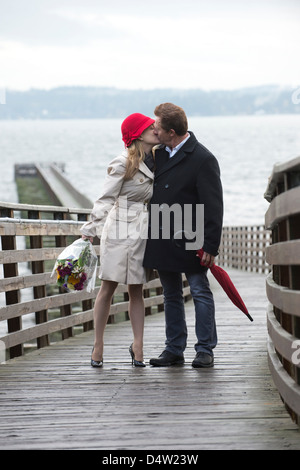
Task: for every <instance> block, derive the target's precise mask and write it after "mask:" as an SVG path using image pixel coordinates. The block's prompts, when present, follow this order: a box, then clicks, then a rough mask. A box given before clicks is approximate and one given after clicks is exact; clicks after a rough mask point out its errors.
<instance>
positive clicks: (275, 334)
mask: <svg viewBox="0 0 300 470" xmlns="http://www.w3.org/2000/svg"><path fill="white" fill-rule="evenodd" d="M267 327H268V333H269V336H270V338H271V340H272V342H273V343H274V344H275V345H276V351H277V352H278V353H279V354H280V355H281V356H283V357H284V358H285V359H287V360H288V361H289V362H291V363H292V362H293V360H292V356H293V354H294V352H295V348H294V347H293V344H298V343H297V341H299V343H300V340H299V339H298V338H297V337H296V336H294V335H292V334H290V333H288V332H287V331H286V330H285V329H284V328H282V326H281V325H280V323H279V322H278V321H277V320H276V318H275V315H274V312H273V307H272V305H269V308H268V311H267Z"/></svg>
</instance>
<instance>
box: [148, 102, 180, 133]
mask: <svg viewBox="0 0 300 470" xmlns="http://www.w3.org/2000/svg"><path fill="white" fill-rule="evenodd" d="M154 114H155V116H157V117H159V118H160V122H161V127H162V128H163V129H164V130H165V131H167V132H168V131H170V130H171V129H174V131H175V132H176V134H177V135H180V136H181V135H184V134H186V133H187V130H188V121H187V117H186V114H185V112H184V111H183V109H182V108H180V107H179V106H176V105H175V104H173V103H162V104H159V105H158V106H156V108H155V110H154Z"/></svg>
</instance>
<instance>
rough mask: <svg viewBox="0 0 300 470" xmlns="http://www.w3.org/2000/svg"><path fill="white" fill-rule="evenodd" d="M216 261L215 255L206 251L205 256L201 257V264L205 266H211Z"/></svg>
mask: <svg viewBox="0 0 300 470" xmlns="http://www.w3.org/2000/svg"><path fill="white" fill-rule="evenodd" d="M214 262H215V257H214V256H213V255H210V254H209V253H206V252H205V251H204V252H203V256H202V258H201V264H203V265H204V266H207V267H208V268H211V267H212V265H213V264H214Z"/></svg>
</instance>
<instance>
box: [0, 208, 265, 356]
mask: <svg viewBox="0 0 300 470" xmlns="http://www.w3.org/2000/svg"><path fill="white" fill-rule="evenodd" d="M19 213H21V214H22V218H19V217H17V215H19ZM89 213H90V209H78V210H77V209H74V208H66V207H57V206H38V205H30V204H12V203H6V202H4V203H2V202H0V215H1V218H0V237H1V242H2V251H1V252H0V265H3V273H4V276H3V278H2V279H0V290H1V291H2V292H4V294H5V305H2V306H1V308H0V321H2V325H3V323H4V322H7V324H8V332H7V334H5V335H3V336H2V337H1V338H0V340H1V341H3V342H4V343H5V345H6V347H7V348H8V350H9V357H14V356H17V355H21V354H23V353H24V350H27V348H28V347H29V346H30V347H36V346H37V347H43V346H46V345H47V344H49V342H51V341H53V340H54V337H53V333H56V335H57V334H58V333H57V332H61V336H62V337H61V338H60V337H59V339H64V338H67V337H69V336H70V335H73V334H74V330H75V328H76V329H79V330H80V331H81V330H83V331H86V330H89V329H92V328H93V322H92V319H93V315H92V312H93V302H94V299H95V297H96V295H97V292H98V289H99V285H100V281H97V287H96V289H95V291H94V292H93V293H91V294H88V293H82V292H76V293H65V292H63V291H62V290H60V289H59V288H58V287H57V286H56V283H55V281H54V280H53V279H51V271H52V268H53V265H54V262H55V260H56V258H57V257H58V256H59V254H60V253H61V252H62V250H63V249H64V247H65V246H67V245H69V244H70V243H71V242H72V241H73V240H74V239H76V238H78V237H80V227H81V225H82V222H83V221H84V220H86V219H87V217H88V215H89ZM70 214H72V215H73V216H74V215H75V218H76V217H77V219H80V220H71V219H70V218H69V216H70ZM33 217H38V218H33ZM19 240H23V244H22V247H20V248H18V247H19ZM97 242H98V243H99V241H98V239H97V238H96V239H95V243H97ZM267 244H268V234H267V233H266V232H265V231H264V228H263V227H262V226H255V227H224V231H223V240H222V244H221V248H220V256H219V259H218V263H219V264H221V265H224V266H230V267H235V268H238V269H246V270H251V271H256V272H265V269H266V265H265V249H266V246H267ZM95 250H96V253H97V254H98V255H99V245H95ZM24 265H25V266H28V268H29V269H28V270H27V272H26V274H24V273H23V272H19V267H20V266H24ZM183 280H184V295H185V298H186V299H188V298H189V294H190V292H189V287H188V284H187V281H186V280H185V278H184V277H183ZM24 289H32V298H31V299H30V300H28V299H27V300H23V296H22V293H23V291H24ZM144 297H145V307H146V313H147V314H151V313H155V311H157V310H158V311H161V310H163V295H162V287H161V284H160V280H159V279H158V275H157V273H156V278H155V279H153V280H151V281H149V282H148V283H147V284H145V285H144ZM127 310H128V292H127V287H126V286H122V285H119V286H118V287H117V289H116V292H115V296H114V302H113V304H112V306H111V311H110V322H114V321H116V319H117V317H118V316H119V315H120V313H123V318H128V315H127ZM28 314H35V317H36V324H34V322H32V326H30V327H29V328H28V327H27V328H23V327H22V320H23V319H24V318H26V317H25V316H26V315H28ZM31 316H34V315H31ZM0 336H1V335H0ZM35 340H36V342H37V345H35V344H33V341H35Z"/></svg>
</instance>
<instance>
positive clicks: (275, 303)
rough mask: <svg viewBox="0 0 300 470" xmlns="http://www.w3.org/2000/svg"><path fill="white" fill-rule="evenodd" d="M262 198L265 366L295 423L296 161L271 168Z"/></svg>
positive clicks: (299, 191) (298, 395)
mask: <svg viewBox="0 0 300 470" xmlns="http://www.w3.org/2000/svg"><path fill="white" fill-rule="evenodd" d="M265 198H266V199H267V201H268V202H270V206H269V208H268V210H267V212H266V215H265V224H266V227H267V229H269V230H271V232H272V244H270V246H268V247H267V249H266V259H267V262H268V263H269V264H270V266H271V267H272V272H271V273H270V274H269V276H268V277H267V280H266V292H267V297H268V299H269V302H270V304H269V308H268V311H267V325H268V334H269V344H268V359H269V366H270V370H271V373H272V376H273V379H274V382H275V384H276V386H277V388H278V391H279V393H280V396H281V398H282V400H283V402H284V403H285V405H286V408H287V410H288V411H289V412H290V414H291V417H292V419H293V420H294V421H296V422H297V423H298V424H300V350H299V348H300V157H298V158H295V159H293V160H290V161H289V162H285V163H284V164H277V165H275V166H274V169H273V172H272V174H271V177H270V179H269V182H268V187H267V189H266V192H265ZM297 348H298V351H297Z"/></svg>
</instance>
